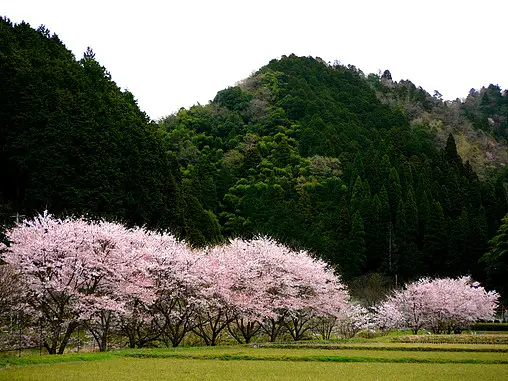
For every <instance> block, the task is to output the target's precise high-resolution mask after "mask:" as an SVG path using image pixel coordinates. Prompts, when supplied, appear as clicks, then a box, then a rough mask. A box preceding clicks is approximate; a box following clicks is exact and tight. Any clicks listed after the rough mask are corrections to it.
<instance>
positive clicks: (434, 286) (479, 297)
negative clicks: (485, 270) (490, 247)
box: [376, 276, 499, 334]
mask: <svg viewBox="0 0 508 381" xmlns="http://www.w3.org/2000/svg"><path fill="white" fill-rule="evenodd" d="M498 299H499V294H498V293H497V292H494V291H490V292H486V291H485V289H484V288H483V287H481V286H480V284H479V283H478V282H474V281H473V280H472V279H471V278H470V277H467V276H465V277H461V278H458V279H451V278H444V279H430V278H422V279H420V280H418V281H416V282H413V283H411V284H408V285H406V287H405V288H404V289H401V290H395V291H394V292H393V293H392V295H391V296H390V297H389V298H388V299H387V300H386V301H384V302H383V303H382V304H381V305H380V306H378V307H377V309H376V310H377V314H376V326H377V327H379V328H381V329H383V330H386V329H392V328H408V329H411V330H412V331H413V332H414V333H415V334H416V333H417V332H418V330H420V329H426V330H430V331H432V332H433V333H452V332H455V333H459V332H460V331H462V330H463V329H465V328H467V327H469V326H470V325H471V323H473V322H475V321H479V320H486V321H489V320H492V319H493V318H494V315H495V311H496V307H497V301H498Z"/></svg>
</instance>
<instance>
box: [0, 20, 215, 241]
mask: <svg viewBox="0 0 508 381" xmlns="http://www.w3.org/2000/svg"><path fill="white" fill-rule="evenodd" d="M0 44H1V46H0V52H1V54H0V84H1V85H0V86H1V91H0V178H1V179H2V181H1V188H0V205H1V207H2V210H1V212H2V217H3V218H4V220H5V217H6V216H9V215H11V214H13V213H14V212H19V213H22V214H25V215H34V214H35V213H36V212H41V211H43V210H45V209H49V210H51V211H52V212H53V213H56V214H79V215H81V214H89V215H91V216H95V217H98V216H100V217H105V218H109V219H115V220H122V221H125V222H127V223H129V224H136V225H147V226H150V227H152V228H164V229H167V228H170V229H171V230H172V231H174V232H175V233H176V234H178V235H179V236H181V237H185V238H191V237H192V239H191V241H192V242H194V243H196V244H204V243H205V242H214V241H216V240H217V239H218V238H219V234H220V233H219V229H218V225H217V222H216V220H215V218H213V216H212V215H211V214H210V213H207V212H206V211H205V210H203V208H202V207H201V205H200V203H199V201H197V200H195V199H194V198H193V197H192V196H190V195H189V196H187V195H186V194H184V193H182V189H181V182H180V181H181V179H180V174H179V168H178V165H177V164H176V163H175V161H174V159H173V156H172V155H171V153H170V152H167V151H166V150H165V147H164V145H163V144H162V140H161V138H160V136H159V135H158V132H157V128H156V125H155V124H154V123H152V122H151V121H150V120H149V118H148V117H147V115H146V114H144V113H143V112H141V111H140V110H139V108H138V106H137V104H136V101H135V99H134V96H133V95H132V94H131V93H129V92H128V91H121V90H120V89H119V88H118V86H116V84H115V83H114V82H113V81H112V80H111V76H110V74H109V73H108V72H107V71H106V69H105V68H104V67H102V66H101V65H100V64H99V63H98V62H97V61H96V60H95V57H94V54H93V52H92V50H91V49H88V50H87V51H86V52H85V54H84V56H83V58H82V59H81V60H79V61H76V60H75V58H74V56H73V55H72V53H71V52H70V51H69V50H67V49H66V48H65V46H64V45H63V44H62V42H61V41H60V40H59V38H58V36H56V35H54V34H53V35H50V33H49V31H48V30H47V29H45V28H44V27H40V28H39V29H38V30H34V29H32V28H31V27H30V25H28V24H25V23H21V24H18V25H13V24H12V23H11V22H10V21H9V20H7V19H1V20H0Z"/></svg>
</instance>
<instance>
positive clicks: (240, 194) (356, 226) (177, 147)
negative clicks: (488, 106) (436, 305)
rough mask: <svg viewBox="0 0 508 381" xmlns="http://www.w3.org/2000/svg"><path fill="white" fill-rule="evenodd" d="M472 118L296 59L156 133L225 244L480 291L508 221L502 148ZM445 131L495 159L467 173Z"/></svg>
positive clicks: (391, 86)
mask: <svg viewBox="0 0 508 381" xmlns="http://www.w3.org/2000/svg"><path fill="white" fill-rule="evenodd" d="M502 99H503V101H504V102H506V100H507V99H508V96H507V95H506V93H504V94H503V95H502ZM466 103H467V102H466ZM467 107H468V106H467V105H466V104H462V103H461V102H460V101H457V103H454V102H446V103H445V102H443V101H442V100H441V99H440V97H439V95H438V94H436V96H430V95H429V94H428V93H426V92H425V91H424V90H422V89H421V88H416V86H414V85H413V84H412V83H410V82H409V81H402V82H401V83H395V82H394V81H392V80H391V75H390V73H389V72H385V73H384V74H383V75H382V76H377V75H369V76H365V75H364V74H363V73H362V72H361V71H360V70H358V69H356V68H355V67H352V66H348V67H345V66H342V65H340V64H333V65H330V64H326V63H324V62H322V61H321V60H319V59H313V58H306V57H296V56H293V55H291V56H289V57H285V56H284V57H282V58H281V59H279V60H273V61H271V62H270V63H269V64H268V65H266V66H265V67H263V68H261V69H260V70H259V71H258V72H256V73H255V74H253V75H252V76H251V77H249V78H248V79H246V80H244V81H242V82H241V83H239V85H238V86H235V87H230V88H228V89H225V90H222V91H219V92H218V93H217V96H216V97H215V99H214V100H213V102H211V103H210V104H208V105H205V106H201V105H197V106H194V107H191V108H190V109H189V110H186V109H181V110H180V111H179V112H178V113H176V114H175V115H171V116H169V117H167V118H166V119H164V120H162V121H161V122H160V123H159V125H160V128H161V129H162V130H163V131H164V135H165V141H166V144H167V145H168V147H169V148H170V149H171V150H172V151H173V152H175V154H176V157H177V160H178V162H179V163H180V165H181V168H182V173H183V176H184V179H183V184H184V187H185V190H186V192H191V193H192V194H194V195H195V197H196V198H198V199H200V200H202V204H203V206H204V207H205V208H206V209H208V210H211V211H213V212H214V214H215V215H217V216H218V217H219V221H220V224H221V226H222V229H223V233H224V234H225V235H226V236H247V237H248V236H253V235H256V234H262V235H269V236H273V237H276V238H277V239H279V240H282V241H283V242H285V243H287V244H290V245H292V246H294V247H304V248H307V249H309V250H311V251H313V252H315V253H317V254H318V255H320V256H321V257H324V258H326V259H327V260H328V261H330V262H331V263H333V264H335V265H337V267H338V270H339V271H340V272H341V274H342V275H343V276H344V277H345V279H347V280H351V279H353V278H355V277H358V276H360V275H362V274H366V273H371V272H381V273H384V274H386V275H388V276H389V277H390V278H391V279H395V278H396V277H397V278H398V279H399V280H400V281H402V280H407V279H410V278H415V277H417V276H421V275H449V276H456V275H459V274H471V273H472V274H473V275H474V276H475V277H480V278H482V277H483V276H484V273H483V266H484V265H482V264H481V263H479V262H478V261H479V259H480V258H481V257H482V255H483V254H484V253H485V252H486V251H487V250H488V239H489V237H491V236H492V235H493V234H494V233H495V232H496V230H497V228H498V227H499V221H500V219H501V218H502V217H503V216H504V214H505V213H506V211H507V210H508V209H507V207H508V206H507V201H506V190H505V186H504V181H505V179H504V177H503V176H504V175H503V173H504V172H502V171H501V170H497V169H496V170H494V169H492V168H494V167H500V166H501V165H502V164H504V163H503V161H502V160H497V161H495V160H494V159H495V158H499V157H501V158H502V157H503V156H502V154H501V153H502V152H504V151H505V150H506V148H505V147H506V146H505V145H503V144H502V143H499V142H498V141H496V140H495V137H496V136H497V137H498V138H502V134H497V133H496V134H493V133H492V131H489V130H488V129H484V130H481V131H480V132H478V127H477V126H476V124H475V123H476V122H475V123H471V122H470V121H469V120H468V114H467V113H466V112H465V111H464V108H467ZM446 132H448V134H447V135H446V137H445V138H444V139H443V138H442V137H441V136H442V135H443V134H444V133H446ZM450 132H453V133H454V134H455V135H456V136H458V137H460V144H461V148H463V146H465V145H466V144H468V145H469V146H470V147H472V146H476V151H480V152H481V153H483V156H484V157H485V151H482V144H483V143H482V142H483V141H484V140H485V141H489V142H494V143H495V145H496V147H495V152H496V153H497V154H498V156H497V157H494V155H491V156H488V155H487V156H486V159H483V160H479V159H478V155H480V154H477V155H476V156H474V155H471V158H473V159H475V162H474V166H473V165H472V164H471V163H470V162H469V161H464V160H463V159H462V158H461V156H460V155H459V154H458V151H457V144H456V141H455V139H454V135H452V134H450ZM482 139H483V140H482ZM443 140H444V141H443ZM504 154H506V152H504ZM480 156H481V155H480ZM489 158H490V160H489ZM477 170H478V171H479V172H480V173H481V177H479V176H478V175H477V173H476V171H477ZM395 276H396V277H395Z"/></svg>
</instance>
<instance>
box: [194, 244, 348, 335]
mask: <svg viewBox="0 0 508 381" xmlns="http://www.w3.org/2000/svg"><path fill="white" fill-rule="evenodd" d="M205 261H206V262H207V264H206V266H205V271H208V273H207V276H206V277H207V279H208V284H209V285H210V286H211V287H208V288H206V289H205V290H203V292H204V294H203V295H204V300H205V301H206V303H207V308H206V309H205V312H204V314H202V315H201V318H202V319H203V322H206V325H205V324H200V325H199V326H198V327H197V330H196V331H195V332H196V334H198V335H200V336H201V337H203V338H204V336H205V333H204V327H206V328H207V331H206V332H208V334H209V337H208V338H206V339H205V338H204V339H205V342H207V340H208V342H211V341H212V340H213V338H214V337H215V336H216V335H217V334H218V333H219V332H220V331H221V330H223V329H224V328H226V327H228V329H229V332H230V333H231V334H232V335H233V337H235V338H236V339H237V340H238V341H240V342H248V341H249V340H250V339H251V338H252V336H253V335H254V334H256V333H257V332H258V331H259V328H262V329H263V330H264V331H265V332H267V333H268V334H269V336H270V339H271V340H274V339H275V337H276V336H277V334H278V333H279V332H280V330H281V329H282V324H284V327H285V328H286V329H287V330H288V331H289V332H290V334H291V335H292V337H293V338H294V339H295V340H300V339H301V338H303V336H304V334H305V333H306V332H307V331H308V330H309V329H310V328H312V323H313V319H314V318H315V317H316V316H323V315H333V314H336V313H338V311H340V310H341V309H342V308H344V307H345V306H346V304H347V299H348V294H347V292H346V290H345V288H344V286H343V285H342V284H341V283H340V281H339V280H338V278H337V277H336V275H335V274H334V273H333V271H332V270H331V269H330V268H329V267H328V266H327V265H326V263H325V262H323V261H321V260H318V259H315V258H313V257H311V256H310V255H309V254H308V253H307V252H305V251H294V250H291V249H289V248H287V247H285V246H283V245H281V244H279V243H277V242H275V241H273V240H270V239H267V238H258V239H255V240H250V241H244V240H233V241H232V242H231V243H230V244H229V245H226V246H221V247H216V248H212V249H209V250H208V251H207V254H206V256H205Z"/></svg>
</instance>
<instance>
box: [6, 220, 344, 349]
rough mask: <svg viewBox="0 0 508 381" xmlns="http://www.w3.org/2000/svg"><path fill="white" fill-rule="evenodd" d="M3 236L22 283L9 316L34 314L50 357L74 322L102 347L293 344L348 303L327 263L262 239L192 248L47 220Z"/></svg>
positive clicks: (164, 237) (90, 224)
mask: <svg viewBox="0 0 508 381" xmlns="http://www.w3.org/2000/svg"><path fill="white" fill-rule="evenodd" d="M7 237H8V239H9V241H10V242H11V244H10V246H9V247H8V248H7V247H4V251H5V252H4V254H3V259H4V261H5V262H6V263H7V264H9V265H11V266H12V267H13V268H14V269H15V271H16V272H17V273H18V275H19V277H20V281H21V282H22V284H23V287H21V288H20V289H19V295H17V296H15V297H14V296H13V299H14V300H15V303H13V309H17V310H19V311H22V312H23V313H24V315H25V316H27V315H31V316H33V317H36V319H35V321H38V322H39V323H40V324H41V329H42V330H43V335H42V336H43V337H44V341H43V344H44V347H45V348H46V349H47V350H48V352H49V353H63V352H64V350H65V347H66V345H67V344H68V342H69V339H70V338H71V335H72V334H73V333H74V332H75V330H76V329H77V328H78V326H80V325H84V326H85V327H86V329H87V330H88V331H89V332H90V334H91V335H93V337H94V339H95V340H96V342H97V344H98V345H99V348H100V349H101V350H105V349H106V347H107V339H108V337H109V336H110V334H111V332H112V330H115V331H117V332H121V333H122V334H123V335H124V336H125V337H127V338H128V341H129V344H130V345H131V346H144V345H149V344H150V343H152V342H153V341H155V340H159V341H163V342H166V343H167V344H168V345H173V346H177V345H179V344H180V343H181V341H182V340H183V338H184V337H185V335H186V334H187V333H189V332H194V333H195V334H196V335H198V336H199V337H201V338H202V340H203V341H204V342H205V343H206V344H207V345H215V344H216V343H217V340H218V338H219V335H220V334H221V333H222V332H223V331H224V330H228V331H229V333H230V334H231V335H232V336H233V337H235V338H236V339H237V340H238V341H240V342H249V341H250V339H251V338H252V337H253V336H254V335H255V334H257V333H259V332H260V331H263V332H265V333H266V334H268V336H269V337H270V339H271V340H275V339H276V338H277V336H278V335H279V334H280V331H281V330H282V329H286V330H287V331H288V332H289V334H291V336H292V337H293V338H294V339H295V340H299V339H301V338H302V337H303V336H304V334H305V333H306V332H307V331H308V330H309V329H310V328H311V326H312V323H313V322H314V320H315V318H316V317H319V316H321V317H322V316H326V317H337V315H338V314H339V312H341V311H344V310H345V309H346V308H347V306H348V299H349V296H348V293H347V291H346V290H345V288H344V286H343V285H342V284H341V283H340V281H339V279H338V278H337V277H336V276H335V275H334V273H333V271H332V270H331V269H330V268H329V267H328V266H327V265H326V263H324V262H323V261H320V260H318V259H315V258H312V257H311V256H310V255H309V254H308V253H306V252H303V251H292V250H290V249H288V248H286V247H284V246H282V245H279V244H277V243H276V242H274V241H271V240H269V239H257V240H253V241H242V240H233V241H232V242H231V243H230V244H229V245H225V246H216V247H213V248H209V249H205V250H199V251H198V250H191V249H189V248H188V247H187V246H186V245H185V243H183V242H179V241H177V240H176V239H175V238H174V237H173V236H172V235H171V234H159V233H155V232H151V231H147V230H145V229H141V228H133V229H128V228H126V227H124V226H122V225H120V224H115V223H110V222H105V221H99V222H95V221H86V220H85V219H66V220H59V219H55V218H53V217H52V216H50V215H47V214H46V215H42V216H38V217H37V218H35V219H34V220H32V221H25V222H24V223H22V224H19V225H18V226H16V227H15V228H13V229H11V230H10V231H8V233H7Z"/></svg>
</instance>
